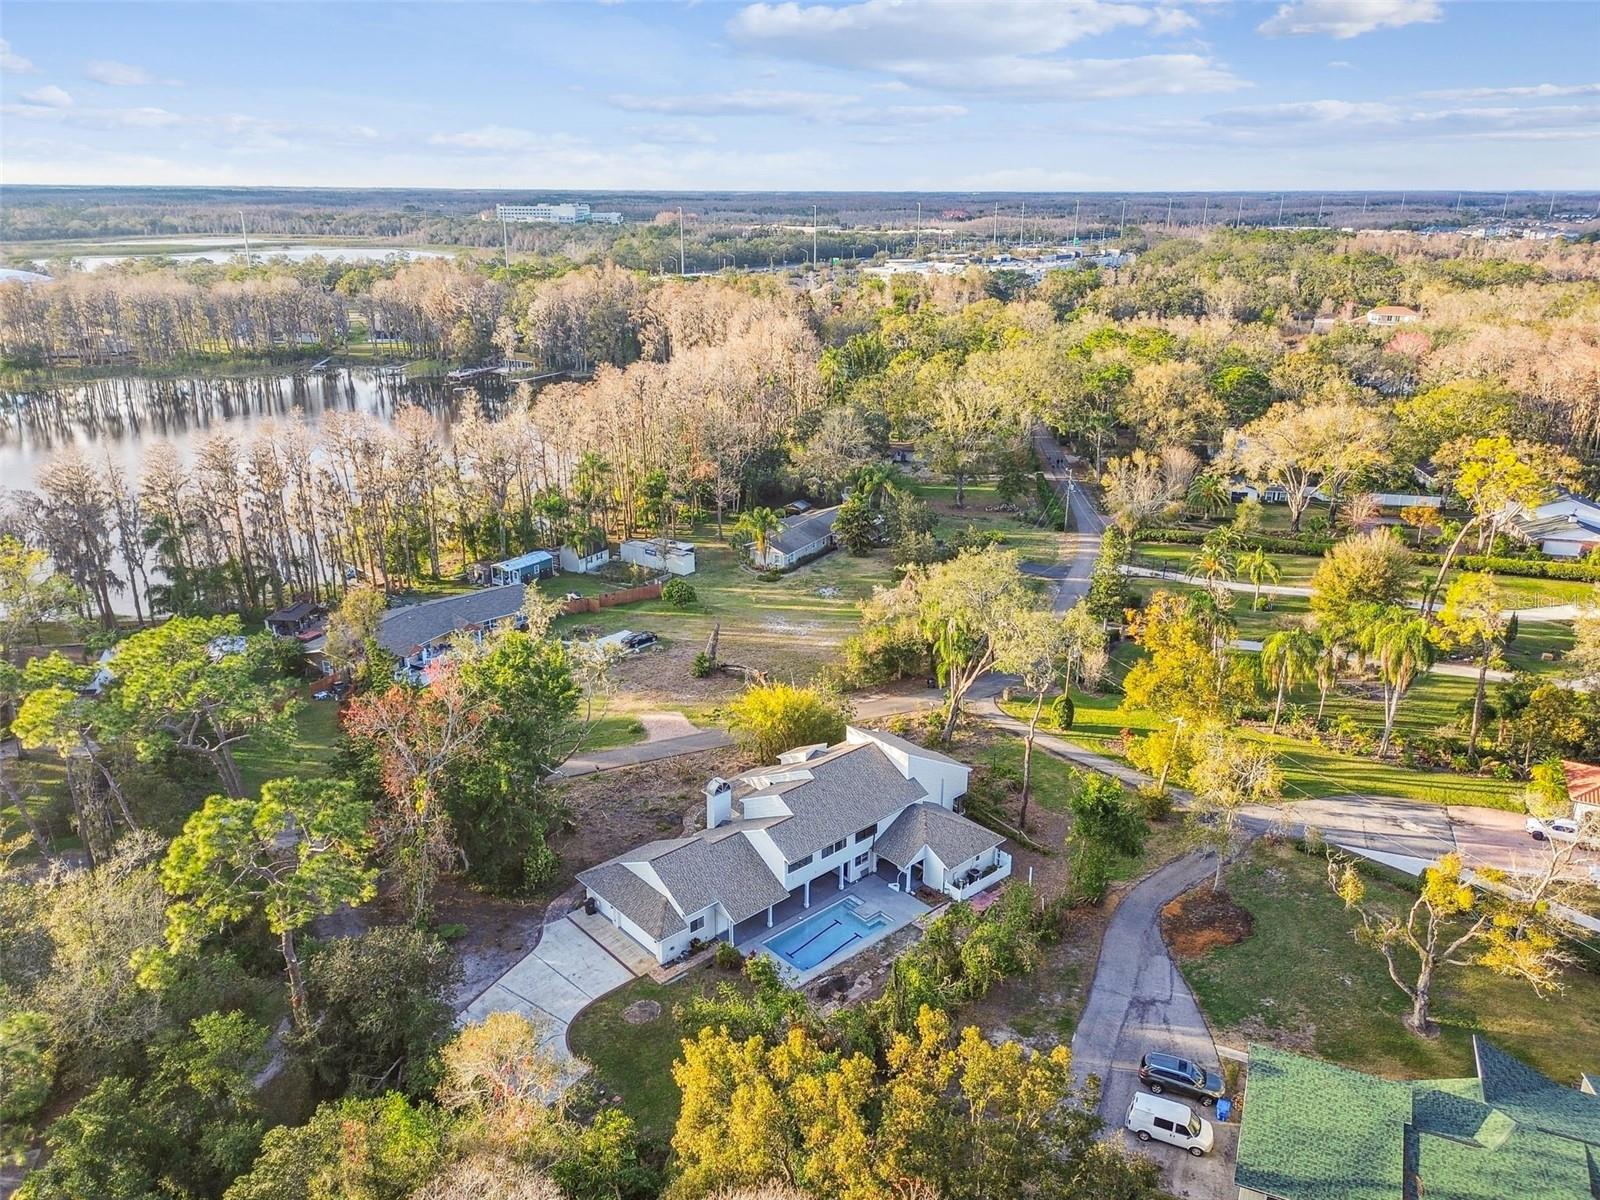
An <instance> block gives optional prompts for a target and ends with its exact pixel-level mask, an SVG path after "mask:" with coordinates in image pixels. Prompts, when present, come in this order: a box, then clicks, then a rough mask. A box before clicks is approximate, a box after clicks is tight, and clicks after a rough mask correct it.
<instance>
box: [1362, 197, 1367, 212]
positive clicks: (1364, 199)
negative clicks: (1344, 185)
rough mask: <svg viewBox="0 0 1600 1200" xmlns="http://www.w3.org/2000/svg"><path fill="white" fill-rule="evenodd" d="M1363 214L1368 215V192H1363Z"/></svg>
mask: <svg viewBox="0 0 1600 1200" xmlns="http://www.w3.org/2000/svg"><path fill="white" fill-rule="evenodd" d="M1361 215H1362V216H1363V217H1364V216H1366V215H1367V194H1366V193H1365V192H1362V193H1361Z"/></svg>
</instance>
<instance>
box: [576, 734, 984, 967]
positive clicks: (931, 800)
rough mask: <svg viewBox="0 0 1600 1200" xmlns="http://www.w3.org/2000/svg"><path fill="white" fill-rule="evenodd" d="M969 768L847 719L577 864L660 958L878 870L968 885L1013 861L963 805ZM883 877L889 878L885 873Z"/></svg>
mask: <svg viewBox="0 0 1600 1200" xmlns="http://www.w3.org/2000/svg"><path fill="white" fill-rule="evenodd" d="M968 773H969V769H968V768H967V767H966V766H965V765H964V764H963V763H959V762H957V761H956V760H955V759H953V758H948V757H946V756H945V755H943V754H940V753H938V752H937V751H933V750H925V749H923V748H922V747H921V746H917V745H914V744H913V743H911V742H907V741H905V740H903V739H901V738H898V737H894V736H893V735H891V734H887V733H873V732H869V731H867V730H862V729H856V728H854V727H851V728H848V729H846V731H845V740H844V741H843V742H842V743H840V744H839V745H837V746H831V747H830V746H825V745H817V746H802V747H800V748H798V749H795V750H791V751H789V752H788V753H786V754H780V755H779V756H778V763H777V765H776V766H771V767H758V768H756V769H755V770H753V771H747V772H745V773H744V774H743V775H739V776H736V777H735V778H734V779H732V780H731V781H730V780H724V779H713V780H711V782H710V783H708V784H707V785H706V789H705V794H706V828H705V829H703V830H700V831H698V832H696V833H693V834H690V835H688V836H685V837H679V838H668V839H665V840H662V841H655V842H649V843H647V844H645V845H643V846H640V847H638V848H637V849H635V850H632V851H629V852H628V853H626V854H619V855H618V856H617V857H616V858H613V859H611V860H609V861H608V862H603V863H601V864H599V865H598V866H595V867H590V868H589V869H588V870H586V871H580V872H579V873H578V881H579V882H580V883H582V884H583V886H584V888H585V890H586V892H587V894H588V897H589V899H590V900H592V901H593V902H594V904H595V907H596V909H597V910H598V911H599V912H600V913H603V914H604V915H605V916H606V918H607V919H609V920H610V921H611V922H612V923H613V924H615V925H616V926H617V927H618V928H619V929H621V930H622V931H624V932H625V933H627V934H628V935H629V936H630V937H632V938H633V939H634V940H635V941H636V942H638V943H639V944H640V945H642V946H643V947H644V948H645V949H646V950H647V951H649V953H650V954H651V955H653V956H654V957H655V959H656V961H657V962H661V963H667V962H671V961H672V960H673V959H675V958H677V957H678V956H679V955H681V954H683V953H684V951H686V950H687V949H688V948H689V944H690V942H691V941H693V940H695V939H698V940H700V941H702V942H709V941H711V940H712V939H714V938H718V937H726V938H727V939H728V940H729V941H730V942H733V943H736V944H737V943H740V942H744V941H746V940H748V939H751V938H756V939H759V938H761V937H763V936H765V935H766V932H767V930H769V929H770V928H771V927H772V924H773V918H774V913H775V911H776V909H777V907H778V906H779V905H781V904H784V903H785V902H786V901H790V900H791V899H793V900H796V901H797V902H798V904H799V906H800V907H803V908H810V907H811V902H812V893H813V889H814V888H815V890H816V891H817V892H818V893H819V894H818V897H817V899H818V901H819V903H820V902H821V899H822V895H823V894H825V892H826V891H828V890H838V891H842V890H844V888H845V887H846V886H848V885H850V884H852V883H857V882H860V881H863V880H866V879H868V878H870V877H873V876H877V877H879V878H881V879H883V880H885V881H891V884H890V885H891V886H892V887H893V888H894V889H896V890H898V891H902V892H910V891H912V890H913V889H914V888H915V887H916V886H917V885H919V884H920V885H923V886H926V887H929V888H932V889H933V890H935V891H939V892H943V893H945V894H946V895H948V896H951V897H953V898H957V899H965V898H967V897H968V896H972V895H976V894H977V893H978V892H981V891H983V890H985V889H986V888H989V887H992V886H994V885H995V884H997V883H999V882H1000V881H1001V880H1003V879H1005V878H1006V877H1007V876H1009V875H1010V874H1011V856H1010V854H1008V853H1007V852H1006V851H1005V850H1004V849H1002V846H1003V844H1004V841H1005V839H1004V838H1002V837H1001V836H1000V835H999V834H997V833H994V832H992V831H991V830H989V829H986V828H984V827H983V826H981V825H979V824H977V823H976V822H973V821H970V820H968V819H967V818H966V817H963V816H961V815H959V814H958V813H956V812H955V802H956V801H957V800H958V799H959V798H960V797H961V796H963V795H965V794H966V790H967V777H968ZM879 886H882V885H881V884H880V885H879Z"/></svg>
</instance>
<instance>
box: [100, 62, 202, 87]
mask: <svg viewBox="0 0 1600 1200" xmlns="http://www.w3.org/2000/svg"><path fill="white" fill-rule="evenodd" d="M83 73H84V75H86V76H87V77H88V78H90V79H92V80H94V81H95V82H96V83H103V84H106V85H108V86H110V87H148V86H150V85H151V84H157V83H160V84H166V85H167V86H169V87H172V86H176V85H177V83H178V81H177V80H176V79H157V78H156V77H155V76H154V75H152V74H151V73H150V72H149V71H147V70H145V69H144V68H143V67H136V66H133V65H132V64H131V63H123V62H114V61H112V60H111V59H106V58H97V59H95V60H94V61H93V62H90V63H89V64H87V65H86V66H85V67H84V68H83Z"/></svg>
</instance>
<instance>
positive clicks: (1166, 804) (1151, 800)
mask: <svg viewBox="0 0 1600 1200" xmlns="http://www.w3.org/2000/svg"><path fill="white" fill-rule="evenodd" d="M1134 810H1135V811H1136V812H1138V814H1139V815H1140V816H1141V817H1143V818H1144V819H1145V820H1146V821H1165V820H1166V819H1167V818H1168V817H1170V816H1171V815H1172V793H1171V792H1169V791H1167V790H1166V789H1165V788H1158V787H1156V786H1155V785H1154V784H1146V785H1145V786H1144V787H1142V788H1140V789H1139V791H1138V794H1137V796H1136V797H1135V799H1134Z"/></svg>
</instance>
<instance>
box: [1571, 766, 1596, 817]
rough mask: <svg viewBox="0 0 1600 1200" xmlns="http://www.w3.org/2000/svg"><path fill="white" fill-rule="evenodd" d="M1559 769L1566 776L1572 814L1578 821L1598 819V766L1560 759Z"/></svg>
mask: <svg viewBox="0 0 1600 1200" xmlns="http://www.w3.org/2000/svg"><path fill="white" fill-rule="evenodd" d="M1561 769H1562V772H1563V773H1564V774H1565V775H1566V777H1567V799H1568V800H1571V801H1572V815H1573V816H1575V817H1577V818H1578V820H1580V821H1583V820H1586V819H1600V766H1593V765H1591V764H1589V763H1581V762H1573V761H1571V760H1570V759H1562V760H1561Z"/></svg>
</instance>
